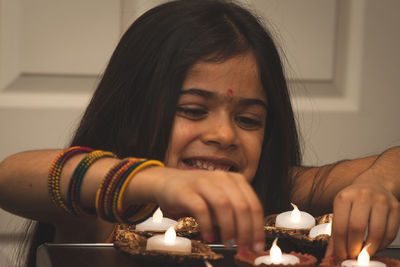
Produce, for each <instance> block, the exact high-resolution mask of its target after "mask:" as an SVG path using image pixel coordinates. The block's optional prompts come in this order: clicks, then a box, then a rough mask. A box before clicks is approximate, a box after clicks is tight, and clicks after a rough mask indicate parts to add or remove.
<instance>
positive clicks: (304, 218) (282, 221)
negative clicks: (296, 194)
mask: <svg viewBox="0 0 400 267" xmlns="http://www.w3.org/2000/svg"><path fill="white" fill-rule="evenodd" d="M290 204H292V206H293V210H292V211H286V212H283V213H280V214H279V215H278V216H276V221H275V226H276V227H282V228H291V229H310V228H311V227H313V226H315V219H314V217H313V216H311V214H309V213H307V212H304V211H299V209H298V208H297V206H296V205H294V204H293V203H290Z"/></svg>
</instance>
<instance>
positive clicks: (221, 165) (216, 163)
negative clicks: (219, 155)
mask: <svg viewBox="0 0 400 267" xmlns="http://www.w3.org/2000/svg"><path fill="white" fill-rule="evenodd" d="M183 162H184V163H185V165H186V166H187V167H189V168H190V169H201V170H209V171H216V170H220V171H231V172H237V171H238V168H237V166H236V164H235V163H234V162H231V161H230V160H225V159H224V160H215V159H200V158H190V159H184V160H183Z"/></svg>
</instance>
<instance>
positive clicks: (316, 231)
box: [308, 223, 332, 238]
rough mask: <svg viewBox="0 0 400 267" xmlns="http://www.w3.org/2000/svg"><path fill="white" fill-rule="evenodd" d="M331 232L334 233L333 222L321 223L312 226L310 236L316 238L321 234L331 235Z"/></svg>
mask: <svg viewBox="0 0 400 267" xmlns="http://www.w3.org/2000/svg"><path fill="white" fill-rule="evenodd" d="M331 233H332V223H321V224H318V225H316V226H314V227H313V228H311V230H310V233H309V234H308V236H309V237H311V238H316V237H317V236H319V235H329V236H330V235H331Z"/></svg>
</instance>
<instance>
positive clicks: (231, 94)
mask: <svg viewBox="0 0 400 267" xmlns="http://www.w3.org/2000/svg"><path fill="white" fill-rule="evenodd" d="M232 97H233V90H232V89H230V88H229V89H228V90H226V98H227V99H229V100H230V99H232Z"/></svg>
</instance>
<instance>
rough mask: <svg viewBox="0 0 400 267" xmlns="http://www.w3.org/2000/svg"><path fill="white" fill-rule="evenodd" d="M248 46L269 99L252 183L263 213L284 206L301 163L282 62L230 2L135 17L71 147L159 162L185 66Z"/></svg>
mask: <svg viewBox="0 0 400 267" xmlns="http://www.w3.org/2000/svg"><path fill="white" fill-rule="evenodd" d="M248 51H251V52H252V53H254V55H255V57H256V60H257V65H258V68H259V73H260V77H261V83H262V85H263V87H264V90H265V92H266V95H267V99H268V116H267V122H266V125H267V129H266V131H265V136H264V142H263V149H262V154H261V159H260V164H259V168H258V171H257V173H256V175H255V177H254V179H253V182H252V185H253V187H254V189H255V191H256V192H257V194H258V196H259V198H260V200H261V202H262V204H263V206H264V210H265V213H276V212H279V211H283V210H286V209H287V208H288V206H289V193H290V188H291V182H290V168H291V167H292V166H298V165H299V164H300V151H299V150H300V149H299V142H298V136H297V131H296V125H295V120H294V116H293V112H292V107H291V103H290V98H289V94H288V89H287V84H286V80H285V77H284V72H283V68H282V63H281V59H280V56H279V53H278V50H277V48H276V46H275V44H274V41H273V39H272V38H271V34H270V33H269V32H268V31H267V30H266V29H265V28H264V27H263V26H262V23H260V21H259V20H258V19H257V18H256V17H255V16H254V15H253V14H252V13H251V12H249V11H248V10H247V9H245V8H242V7H241V6H239V5H238V4H235V3H233V2H230V1H229V2H228V1H222V0H178V1H172V2H168V3H165V4H162V5H160V6H157V7H155V8H153V9H151V10H149V11H147V12H146V13H145V14H143V15H142V16H141V17H139V18H138V19H137V20H136V21H135V22H134V23H133V24H132V25H131V27H130V28H129V29H128V30H127V31H126V33H125V34H124V35H123V37H122V38H121V41H120V43H119V44H118V46H117V48H116V49H115V51H114V53H113V55H112V57H111V59H110V62H109V64H108V67H107V68H106V70H105V72H104V75H103V77H102V79H101V81H100V84H99V86H98V88H97V90H96V91H95V93H94V95H93V98H92V100H91V102H90V104H89V106H88V108H87V109H86V112H85V114H84V116H83V118H82V120H81V123H80V125H79V127H78V129H77V131H76V134H75V136H74V138H73V140H72V142H71V145H81V146H89V147H92V148H95V149H102V150H108V151H113V152H114V153H116V154H117V155H118V156H119V157H121V158H122V157H128V156H135V157H145V158H153V159H158V160H164V157H165V153H166V150H167V148H168V143H169V140H170V133H171V128H172V124H173V120H174V116H175V109H176V105H177V102H178V98H179V95H180V91H181V88H182V84H183V82H184V79H185V77H186V73H187V71H188V70H189V68H190V67H191V66H193V65H194V64H195V63H196V62H198V61H199V60H210V61H215V62H224V61H225V60H227V59H229V58H232V57H233V56H236V55H239V54H242V53H245V52H248Z"/></svg>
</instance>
